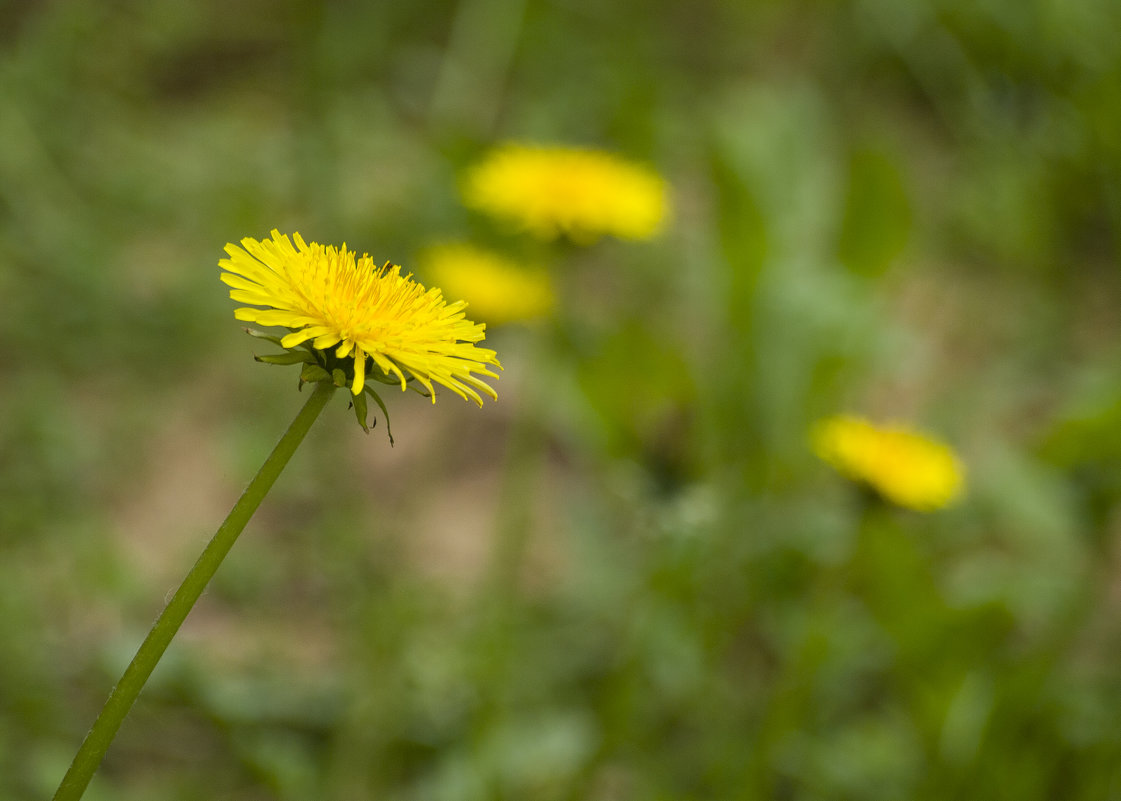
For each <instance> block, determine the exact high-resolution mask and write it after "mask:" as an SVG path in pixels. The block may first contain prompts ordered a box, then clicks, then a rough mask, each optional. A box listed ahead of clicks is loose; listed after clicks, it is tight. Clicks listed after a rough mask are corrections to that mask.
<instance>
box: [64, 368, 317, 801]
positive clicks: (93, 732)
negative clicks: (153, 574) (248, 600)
mask: <svg viewBox="0 0 1121 801" xmlns="http://www.w3.org/2000/svg"><path fill="white" fill-rule="evenodd" d="M334 391H335V387H334V386H333V385H331V384H330V383H327V382H320V383H317V384H316V385H315V391H314V392H313V393H312V395H311V397H310V398H308V400H307V403H305V404H304V406H303V408H302V409H301V410H300V411H299V413H298V414H297V415H296V418H295V419H294V420H293V421H292V423H291V425H289V426H288V430H287V431H285V432H284V436H282V437H281V438H280V442H278V443H277V444H276V447H275V448H273V451H272V453H271V454H269V457H268V459H266V460H265V463H264V464H263V465H261V469H260V470H259V471H258V472H257V475H256V476H254V477H253V480H252V481H250V482H249V486H248V487H246V488H245V492H244V493H242V496H241V497H240V498H239V499H238V501H237V503H236V504H234V508H233V509H232V510H230V514H229V516H227V517H226V519H225V521H224V522H223V523H222V525H221V526H220V527H219V528H218V531H217V532H216V533H215V534H214V537H213V539H211V540H210V542H209V543H208V544H207V546H206V548H205V549H204V550H203V552H202V555H201V556H200V557H199V558H198V561H197V562H195V566H194V567H192V568H191V571H190V572H189V573H188V574H187V577H186V578H185V579H183V583H182V584H180V585H179V589H177V590H176V591H175V594H174V595H173V596H172V598H171V600H170V601H169V602H168V604H167V606H166V607H165V608H164V610H163V612H162V613H161V614H160V616H159V617H158V618H157V619H156V622H155V624H154V625H153V626H152V629H151V631H149V632H148V636H147V637H145V638H144V642H143V643H142V644H141V645H140V649H139V650H138V651H137V652H136V656H134V657H133V659H132V662H131V663H129V666H128V667H127V668H126V669H125V672H124V674H123V675H122V676H121V679H120V681H119V682H117V686H116V687H114V688H113V692H112V693H110V695H109V700H108V701H106V702H105V707H104V708H103V709H102V710H101V714H100V715H98V716H97V720H96V721H94V724H93V728H91V729H90V732H89V734H87V735H86V739H85V740H84V741H83V742H82V745H81V747H80V748H79V749H78V753H77V754H76V755H75V756H74V761H73V762H72V763H71V764H70V769H69V770H67V771H66V775H65V776H64V777H63V779H62V783H61V784H60V785H59V787H58V791H57V792H56V793H55V795H54V801H77V800H78V799H80V798H81V797H82V794H83V793H84V792H85V790H86V787H87V785H89V783H90V779H92V778H93V774H94V772H95V771H96V770H97V768H98V766H99V765H100V764H101V760H102V758H103V757H104V756H105V752H106V751H107V750H108V749H109V745H110V744H111V743H112V742H113V738H114V737H115V736H116V734H117V730H118V729H119V728H120V727H121V722H122V721H123V720H124V718H125V716H126V715H127V714H128V711H129V709H131V708H132V705H133V702H135V701H136V698H137V696H138V695H140V691H141V689H143V687H144V684H145V682H147V680H148V677H149V676H150V675H151V673H152V670H153V669H154V668H155V667H156V664H157V663H158V662H159V661H160V657H161V656H163V653H164V651H165V650H166V649H167V646H168V644H169V643H170V642H171V640H172V638H173V637H174V636H175V633H176V632H177V631H178V630H179V627H180V626H181V625H182V624H183V621H184V620H186V618H187V615H188V614H189V613H190V611H191V609H192V608H193V607H194V605H195V602H196V601H197V600H198V599H199V596H200V595H202V591H203V590H204V589H206V585H207V584H208V583H210V579H211V578H212V577H213V576H214V573H215V571H217V569H218V566H219V565H220V564H221V563H222V560H223V559H224V558H225V556H226V554H227V553H229V550H230V548H231V547H232V546H233V544H234V542H235V541H236V540H237V538H238V535H239V534H241V531H242V529H244V528H245V524H246V523H248V522H249V518H251V517H252V516H253V513H254V512H255V511H256V510H257V507H258V506H260V504H261V501H262V500H263V499H264V497H265V495H267V494H268V491H269V489H270V488H271V487H272V485H273V483H274V482H275V481H276V479H277V476H279V475H280V473H281V471H282V470H284V466H285V465H286V464H288V460H289V459H291V458H292V454H293V453H295V452H296V448H297V447H298V446H299V444H300V443H301V442H302V441H303V439H304V436H305V435H306V434H307V432H308V430H309V429H310V428H311V425H312V423H314V422H315V419H316V418H317V417H318V416H319V413H320V412H321V411H322V410H323V407H324V406H326V405H327V401H328V400H329V399H330V397H331V395H333V394H334Z"/></svg>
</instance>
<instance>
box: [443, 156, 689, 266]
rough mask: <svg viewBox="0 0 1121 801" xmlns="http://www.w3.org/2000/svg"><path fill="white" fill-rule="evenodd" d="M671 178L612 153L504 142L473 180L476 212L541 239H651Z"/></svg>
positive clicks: (468, 193) (472, 173) (468, 181)
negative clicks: (506, 221) (668, 180)
mask: <svg viewBox="0 0 1121 801" xmlns="http://www.w3.org/2000/svg"><path fill="white" fill-rule="evenodd" d="M666 195H667V189H666V183H665V181H664V180H663V179H662V178H661V176H659V175H658V174H657V173H655V172H653V171H652V170H649V169H646V168H645V167H641V166H638V165H636V164H631V163H629V162H627V161H624V160H622V159H620V158H618V157H616V156H613V155H611V154H610V153H605V152H601V151H597V150H587V149H580V148H565V147H545V146H537V145H523V144H517V143H509V144H506V145H502V146H501V147H499V148H497V149H496V150H494V151H493V152H492V153H491V154H490V155H489V156H487V157H486V158H485V159H484V160H483V161H482V162H481V163H479V164H477V165H476V166H475V167H473V168H472V169H471V170H469V171H468V173H467V174H466V176H465V180H464V183H463V199H464V202H465V203H466V204H467V205H468V206H470V207H471V208H474V209H477V210H478V211H482V212H485V213H487V214H490V215H492V216H494V217H498V218H500V219H505V220H509V221H511V222H514V223H516V224H518V225H520V226H521V227H523V228H525V229H526V230H528V231H529V232H530V233H532V234H533V235H534V236H537V237H539V238H541V239H555V238H557V237H559V236H568V237H569V238H571V239H572V240H573V241H575V242H579V243H581V244H586V243H589V242H594V241H595V240H596V239H598V238H599V237H600V236H603V235H611V236H616V237H619V238H621V239H649V238H650V237H652V236H654V235H655V234H657V233H658V232H659V231H660V230H661V229H662V226H663V224H664V222H665V218H666V214H667V208H668V200H667V197H666Z"/></svg>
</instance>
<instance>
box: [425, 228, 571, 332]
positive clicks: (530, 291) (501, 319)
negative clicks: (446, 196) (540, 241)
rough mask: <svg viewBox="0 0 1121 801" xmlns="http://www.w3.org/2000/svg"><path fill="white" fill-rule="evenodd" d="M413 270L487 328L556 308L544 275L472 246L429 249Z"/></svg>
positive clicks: (441, 246) (447, 245)
mask: <svg viewBox="0 0 1121 801" xmlns="http://www.w3.org/2000/svg"><path fill="white" fill-rule="evenodd" d="M419 266H420V268H421V269H422V271H423V272H424V274H425V275H426V276H428V277H430V278H431V279H432V280H433V281H434V282H435V283H437V284H439V285H440V286H441V287H443V288H444V289H445V290H447V291H448V292H450V293H452V294H453V295H455V296H456V297H461V298H465V299H466V300H467V301H468V303H470V304H471V309H472V311H473V312H474V314H475V315H477V316H478V317H480V318H482V319H484V320H487V321H488V322H491V323H495V324H500V323H511V322H518V321H522V320H532V319H535V318H538V317H542V316H544V315H546V314H548V313H549V312H550V311H551V310H552V308H553V306H554V305H555V303H556V296H555V293H554V292H553V284H552V282H551V281H550V280H549V274H548V273H546V272H545V271H543V270H539V269H533V268H529V267H524V266H522V265H520V264H518V263H516V262H514V261H512V260H510V259H508V258H506V257H505V256H502V255H501V254H498V253H494V252H491V251H489V250H484V249H482V248H479V247H476V246H474V245H469V244H466V243H448V244H443V245H435V246H433V247H430V248H428V249H427V250H426V251H424V253H422V254H421V257H420V261H419Z"/></svg>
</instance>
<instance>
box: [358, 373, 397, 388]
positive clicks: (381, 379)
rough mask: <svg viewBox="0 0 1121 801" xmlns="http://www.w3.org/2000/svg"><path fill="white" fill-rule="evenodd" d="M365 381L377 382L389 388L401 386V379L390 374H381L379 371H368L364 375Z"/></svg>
mask: <svg viewBox="0 0 1121 801" xmlns="http://www.w3.org/2000/svg"><path fill="white" fill-rule="evenodd" d="M366 380H367V381H377V382H378V383H379V384H385V385H387V386H390V387H399V386H401V379H400V378H398V377H397V376H395V375H393V374H392V373H383V372H382V371H381V370H379V369H375V370H369V371H367V373H366Z"/></svg>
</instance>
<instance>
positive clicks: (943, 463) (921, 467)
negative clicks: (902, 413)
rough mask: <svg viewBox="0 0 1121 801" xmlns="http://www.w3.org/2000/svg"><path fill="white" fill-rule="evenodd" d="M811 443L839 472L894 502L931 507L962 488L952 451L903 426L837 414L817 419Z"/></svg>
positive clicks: (959, 467)
mask: <svg viewBox="0 0 1121 801" xmlns="http://www.w3.org/2000/svg"><path fill="white" fill-rule="evenodd" d="M812 443H813V448H814V451H815V453H817V455H818V456H819V457H821V458H822V459H824V460H825V461H826V462H828V463H829V464H831V465H833V467H835V468H836V469H837V470H838V471H839V472H840V473H842V474H844V475H846V476H848V477H849V478H851V479H854V480H856V481H859V482H861V483H863V484H866V485H867V486H869V487H871V488H872V489H873V490H875V491H876V492H877V493H879V494H880V495H881V496H883V497H884V498H885V499H887V500H889V501H891V502H892V503H894V504H897V505H899V506H904V507H907V508H909V509H915V510H917V511H921V512H927V511H933V510H935V509H940V508H942V507H943V506H946V505H948V504H949V503H950V502H951V501H953V500H954V499H956V498H957V497H958V496H959V495H960V494H961V491H962V485H963V483H964V472H965V471H964V468H963V467H962V465H961V463H960V461H959V460H958V458H957V455H956V454H955V453H954V451H953V450H952V449H951V448H950V447H949V446H948V445H946V444H945V443H942V442H939V441H937V440H934V439H931V438H930V437H927V436H925V435H923V434H920V433H918V432H917V431H913V430H911V429H909V428H906V427H904V426H890V425H889V426H875V425H873V424H872V423H870V422H868V421H867V420H864V419H862V418H859V417H852V416H847V415H840V416H837V417H831V418H828V419H826V420H823V421H821V422H820V423H818V424H817V426H815V427H814V430H813V433H812Z"/></svg>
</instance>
